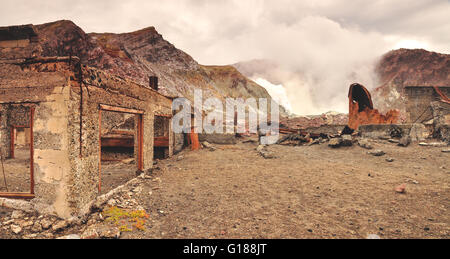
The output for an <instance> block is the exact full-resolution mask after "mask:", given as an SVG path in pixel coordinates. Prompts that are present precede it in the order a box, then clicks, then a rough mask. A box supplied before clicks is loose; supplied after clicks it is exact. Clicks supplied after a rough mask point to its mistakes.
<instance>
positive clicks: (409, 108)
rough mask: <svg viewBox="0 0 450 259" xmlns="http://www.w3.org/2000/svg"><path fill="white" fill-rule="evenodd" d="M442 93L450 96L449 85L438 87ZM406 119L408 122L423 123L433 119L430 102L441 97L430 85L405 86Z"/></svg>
mask: <svg viewBox="0 0 450 259" xmlns="http://www.w3.org/2000/svg"><path fill="white" fill-rule="evenodd" d="M439 89H440V90H441V91H442V93H443V94H445V95H446V96H450V87H439ZM405 95H406V100H407V101H406V119H407V122H408V123H416V122H418V123H423V122H426V121H429V120H431V119H433V117H434V115H433V110H432V107H431V103H432V102H436V101H439V100H440V99H441V97H440V96H439V95H438V93H436V90H435V89H434V88H433V87H430V86H406V87H405Z"/></svg>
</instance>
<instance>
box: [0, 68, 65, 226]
mask: <svg viewBox="0 0 450 259" xmlns="http://www.w3.org/2000/svg"><path fill="white" fill-rule="evenodd" d="M67 85H68V74H67V73H66V72H61V71H49V72H46V73H44V74H42V73H41V72H39V71H36V70H35V69H33V65H32V64H23V63H20V64H12V63H2V62H0V88H1V89H2V90H1V92H0V103H1V104H2V111H3V112H4V111H5V108H4V107H5V106H9V108H8V110H9V113H10V114H12V115H13V117H11V119H12V120H14V121H13V123H15V124H19V125H24V124H25V125H27V124H29V123H30V121H29V119H30V116H29V107H30V106H34V109H35V116H34V121H33V122H32V123H33V136H34V141H33V145H34V157H33V158H34V164H33V167H34V182H35V185H34V194H35V199H33V200H32V201H31V204H32V205H33V206H34V207H35V209H37V210H38V211H40V212H44V213H52V214H57V215H59V216H62V217H64V216H67V215H68V214H69V213H68V211H67V208H68V204H67V202H66V200H65V195H64V194H62V193H63V192H64V191H65V189H66V188H65V185H66V183H65V177H67V175H68V174H69V173H70V170H69V168H70V167H69V157H68V155H67V153H68V146H69V143H68V141H67V140H68V138H67V134H68V133H67V124H68V116H67V114H68V108H67V100H68V98H69V87H67ZM14 106H15V107H16V108H15V109H14V108H13V109H11V107H14ZM17 107H26V108H17ZM2 115H3V114H2ZM1 122H2V128H3V127H4V126H5V116H2V119H1ZM3 132H4V130H2V144H3V145H4V142H5V135H4V134H3ZM8 141H9V140H8Z"/></svg>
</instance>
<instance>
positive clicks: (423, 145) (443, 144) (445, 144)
mask: <svg viewBox="0 0 450 259" xmlns="http://www.w3.org/2000/svg"><path fill="white" fill-rule="evenodd" d="M419 146H422V147H446V146H447V143H444V142H432V143H426V142H420V143H419Z"/></svg>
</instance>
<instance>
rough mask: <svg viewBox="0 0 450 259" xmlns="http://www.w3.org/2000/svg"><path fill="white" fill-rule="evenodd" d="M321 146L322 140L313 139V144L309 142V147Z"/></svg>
mask: <svg viewBox="0 0 450 259" xmlns="http://www.w3.org/2000/svg"><path fill="white" fill-rule="evenodd" d="M318 144H320V139H314V140H312V139H311V142H309V144H308V146H312V145H318Z"/></svg>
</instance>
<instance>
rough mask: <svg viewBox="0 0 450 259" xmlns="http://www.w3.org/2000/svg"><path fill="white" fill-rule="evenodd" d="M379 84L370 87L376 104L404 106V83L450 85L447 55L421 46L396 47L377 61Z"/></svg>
mask: <svg viewBox="0 0 450 259" xmlns="http://www.w3.org/2000/svg"><path fill="white" fill-rule="evenodd" d="M375 72H376V74H377V76H378V78H379V84H378V85H379V87H378V88H377V89H376V90H375V91H372V97H373V99H374V101H375V102H376V103H377V108H379V109H380V110H383V111H386V110H388V109H399V110H400V111H401V112H402V113H403V112H404V110H405V95H404V87H405V86H430V87H431V86H450V55H448V54H441V53H436V52H430V51H426V50H423V49H398V50H393V51H390V52H388V53H386V54H385V55H383V56H382V57H381V58H380V60H379V62H378V63H377V65H376V69H375Z"/></svg>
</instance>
